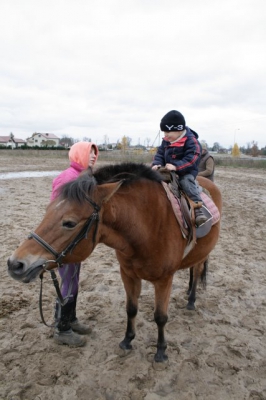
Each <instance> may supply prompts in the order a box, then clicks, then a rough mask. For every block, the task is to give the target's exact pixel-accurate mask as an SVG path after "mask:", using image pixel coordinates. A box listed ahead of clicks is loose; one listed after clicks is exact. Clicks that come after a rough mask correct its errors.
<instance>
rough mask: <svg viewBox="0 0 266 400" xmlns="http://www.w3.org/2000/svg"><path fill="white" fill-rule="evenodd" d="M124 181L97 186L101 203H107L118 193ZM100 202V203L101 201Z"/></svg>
mask: <svg viewBox="0 0 266 400" xmlns="http://www.w3.org/2000/svg"><path fill="white" fill-rule="evenodd" d="M123 182H124V180H123V179H122V180H121V181H119V182H114V183H105V184H104V185H98V186H97V192H98V196H99V200H100V203H107V202H108V201H109V200H110V198H111V197H112V196H113V195H114V194H115V193H116V192H117V191H118V189H119V188H120V186H121V185H122V183H123ZM99 200H98V201H99Z"/></svg>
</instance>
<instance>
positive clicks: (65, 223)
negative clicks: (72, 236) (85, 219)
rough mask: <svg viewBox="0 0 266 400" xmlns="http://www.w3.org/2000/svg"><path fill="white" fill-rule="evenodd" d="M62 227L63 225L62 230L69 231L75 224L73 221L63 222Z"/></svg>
mask: <svg viewBox="0 0 266 400" xmlns="http://www.w3.org/2000/svg"><path fill="white" fill-rule="evenodd" d="M62 225H63V227H64V228H68V229H71V228H75V226H76V225H77V224H76V222H74V221H64V222H63V224H62Z"/></svg>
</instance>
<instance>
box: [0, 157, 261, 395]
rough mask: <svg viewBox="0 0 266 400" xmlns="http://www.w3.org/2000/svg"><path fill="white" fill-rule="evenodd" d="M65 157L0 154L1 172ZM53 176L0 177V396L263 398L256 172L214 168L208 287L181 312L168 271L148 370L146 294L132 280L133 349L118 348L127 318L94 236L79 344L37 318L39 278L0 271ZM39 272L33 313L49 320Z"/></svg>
mask: <svg viewBox="0 0 266 400" xmlns="http://www.w3.org/2000/svg"><path fill="white" fill-rule="evenodd" d="M67 166H68V163H67V159H66V158H64V157H62V158H60V159H59V160H57V159H55V158H51V159H49V158H44V159H42V158H40V157H35V158H34V159H25V158H22V157H17V158H16V157H14V158H12V159H10V157H8V156H7V155H1V153H0V174H2V173H6V172H10V171H24V170H25V171H34V170H41V171H44V170H51V171H52V170H63V169H64V168H66V167H67ZM52 179H53V177H52V176H47V177H42V178H40V177H38V178H32V177H31V178H19V179H18V178H16V179H0V199H1V208H0V213H1V218H0V224H1V229H0V235H1V237H0V238H1V279H0V292H1V296H0V399H1V400H37V399H38V400H47V399H49V400H76V399H78V400H144V399H145V400H159V399H165V400H194V399H195V400H196V399H197V400H227V399H228V400H262V399H266V273H265V271H266V254H265V249H266V239H265V238H266V174H265V170H264V171H263V170H256V169H243V168H241V169H234V168H222V167H220V168H217V170H216V176H215V179H216V183H217V185H218V186H219V188H220V189H221V191H222V194H223V201H224V207H223V216H222V230H221V236H220V240H219V243H218V245H217V246H216V248H215V250H214V251H213V252H212V253H211V256H210V263H209V273H208V285H207V290H203V289H201V288H199V290H198V293H197V295H198V296H197V302H196V311H187V310H186V308H185V307H186V302H187V300H186V291H187V286H188V274H189V272H188V270H185V271H180V272H177V273H176V275H175V277H174V284H173V290H172V296H171V300H170V306H169V321H168V323H167V326H166V339H167V342H168V349H167V354H168V356H169V363H168V365H167V367H166V368H165V369H162V370H161V369H160V368H154V366H153V363H152V359H153V355H154V352H155V344H156V338H157V329H156V325H155V323H154V322H153V302H154V292H153V288H152V286H151V284H149V283H147V282H143V289H142V294H141V298H140V308H139V313H138V316H137V332H136V338H135V340H134V341H133V350H132V351H131V352H130V353H129V354H127V355H125V354H123V352H121V351H120V349H119V346H118V344H119V342H120V341H121V340H122V339H123V337H124V333H125V327H126V312H125V294H124V289H123V286H122V282H121V279H120V273H119V266H118V263H117V260H116V258H115V255H114V251H113V250H112V249H109V248H107V247H105V246H104V245H99V246H98V247H97V248H96V250H95V251H94V253H93V254H92V255H91V257H90V258H89V259H87V260H86V261H85V262H84V263H83V268H82V272H81V283H80V292H79V301H78V316H79V318H80V320H82V321H84V322H86V323H88V324H90V325H91V327H92V333H91V335H89V336H88V342H87V345H86V346H85V347H84V348H79V349H73V348H68V347H66V346H58V345H56V344H55V343H54V341H53V338H52V336H51V330H50V329H49V328H47V327H45V326H44V325H43V324H42V323H41V321H40V314H39V308H38V297H39V288H40V282H39V280H36V281H35V282H33V283H30V284H27V285H26V284H22V283H19V282H16V281H14V280H13V279H11V278H10V277H9V276H8V274H7V268H6V261H7V258H8V257H9V256H10V255H11V254H12V252H13V251H14V250H15V249H16V247H17V246H18V245H19V243H20V242H21V241H22V240H23V239H25V238H26V237H27V235H28V233H29V231H31V230H33V229H34V228H35V227H36V226H37V224H38V223H39V222H40V221H41V219H42V216H43V215H44V211H45V207H46V205H47V204H48V202H49V197H50V191H51V184H52ZM54 301H55V293H54V289H53V287H52V284H51V282H50V281H49V279H48V277H47V278H46V279H45V285H44V313H45V317H46V319H47V320H48V321H49V322H52V316H53V307H54Z"/></svg>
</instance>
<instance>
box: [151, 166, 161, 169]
mask: <svg viewBox="0 0 266 400" xmlns="http://www.w3.org/2000/svg"><path fill="white" fill-rule="evenodd" d="M159 168H161V165H153V166H152V167H151V169H159Z"/></svg>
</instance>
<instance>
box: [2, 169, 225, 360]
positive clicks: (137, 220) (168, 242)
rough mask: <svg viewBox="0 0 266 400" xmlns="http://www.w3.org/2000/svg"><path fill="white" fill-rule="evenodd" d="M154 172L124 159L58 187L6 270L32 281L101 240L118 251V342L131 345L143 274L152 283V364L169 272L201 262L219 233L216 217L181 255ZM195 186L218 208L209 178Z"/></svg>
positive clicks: (160, 352) (161, 346)
mask: <svg viewBox="0 0 266 400" xmlns="http://www.w3.org/2000/svg"><path fill="white" fill-rule="evenodd" d="M161 179H162V178H161V176H160V175H159V173H158V172H156V171H153V170H152V169H151V168H149V167H147V166H145V165H143V164H134V163H125V164H118V165H109V166H106V167H103V168H100V169H99V170H98V171H96V172H95V173H94V175H93V176H90V175H89V174H87V173H86V174H84V175H81V176H80V177H79V178H78V179H77V180H75V181H72V182H69V183H67V184H66V185H64V186H63V187H62V192H61V194H60V196H59V197H58V198H57V199H56V200H55V201H53V202H52V203H51V204H50V205H49V206H48V207H47V210H46V214H45V216H44V218H43V220H42V222H41V223H40V225H39V226H38V227H37V229H36V231H35V232H32V233H31V234H30V235H29V237H28V239H27V240H25V241H24V242H23V243H22V244H21V245H20V246H19V247H18V249H17V250H16V251H15V252H14V254H13V255H12V256H11V257H10V258H9V260H8V270H9V274H10V275H11V276H12V277H13V278H14V279H17V280H20V281H22V282H25V283H26V282H30V281H32V280H33V279H34V278H36V277H37V276H38V275H39V274H40V273H41V272H43V271H44V270H48V269H52V268H54V267H56V266H58V265H60V264H61V263H62V262H64V263H70V262H80V261H83V260H85V259H86V258H87V257H88V256H89V255H90V254H91V253H92V251H93V249H94V248H95V246H96V245H97V244H98V243H104V244H105V245H107V246H109V247H111V248H113V249H115V251H116V256H117V259H118V261H119V264H120V271H121V277H122V280H123V283H124V287H125V291H126V311H127V328H126V333H125V338H124V339H123V341H122V342H121V343H120V347H121V348H122V349H126V350H127V349H131V347H132V346H131V341H132V339H134V337H135V317H136V315H137V311H138V299H139V296H140V292H141V280H142V279H144V280H147V281H149V282H151V283H152V284H153V285H154V289H155V311H154V319H155V322H156V324H157V328H158V340H157V352H156V354H155V361H156V362H163V361H165V360H167V355H166V354H165V350H166V347H167V346H166V341H165V336H164V327H165V324H166V322H167V319H168V316H167V311H168V303H169V297H170V293H171V286H172V280H173V275H174V273H175V272H176V271H178V270H180V269H184V268H189V267H191V266H195V268H197V267H199V266H200V265H202V264H203V263H204V262H205V260H206V259H207V257H208V255H209V253H210V252H211V250H212V249H213V248H214V246H215V244H216V243H217V240H218V237H219V229H220V226H219V223H217V224H215V225H213V226H212V228H211V231H210V232H209V233H208V235H207V236H205V237H203V238H201V239H199V240H198V241H197V243H196V245H195V247H194V248H193V249H192V250H191V251H190V252H189V253H188V254H187V255H186V256H184V251H185V248H186V244H187V241H186V239H184V237H183V236H182V234H181V231H180V228H179V225H178V223H177V221H176V218H175V217H174V213H173V210H172V207H171V204H170V202H169V200H168V199H167V196H166V193H165V191H164V188H163V186H162V184H161ZM199 182H200V184H201V185H202V186H203V187H205V188H206V189H207V190H208V191H209V192H210V194H211V196H212V199H213V201H214V202H215V204H216V206H217V207H218V209H219V210H220V212H221V207H222V198H221V194H220V191H219V189H218V188H217V187H216V186H215V185H214V184H213V183H212V182H211V181H210V180H208V179H204V178H199Z"/></svg>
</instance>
